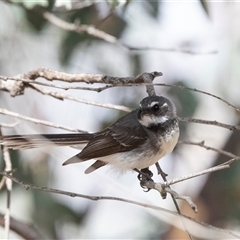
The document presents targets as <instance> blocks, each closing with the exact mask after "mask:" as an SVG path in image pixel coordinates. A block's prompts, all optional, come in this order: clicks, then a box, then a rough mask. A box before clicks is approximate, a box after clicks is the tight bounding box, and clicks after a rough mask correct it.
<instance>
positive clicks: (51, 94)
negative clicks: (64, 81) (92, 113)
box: [30, 84, 131, 112]
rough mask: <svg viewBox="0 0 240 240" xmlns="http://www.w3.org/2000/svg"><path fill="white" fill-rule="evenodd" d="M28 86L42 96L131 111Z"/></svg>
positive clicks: (118, 106) (126, 108) (122, 107)
mask: <svg viewBox="0 0 240 240" xmlns="http://www.w3.org/2000/svg"><path fill="white" fill-rule="evenodd" d="M30 86H31V87H32V88H33V89H35V90H37V91H38V92H40V93H42V94H44V95H49V96H51V97H54V98H57V99H60V100H64V99H68V100H72V101H76V102H80V103H84V104H88V105H93V106H98V107H103V108H110V109H114V110H120V111H125V112H127V111H131V109H130V108H128V107H124V106H120V105H114V104H110V103H99V102H94V101H90V100H86V99H83V98H78V97H74V96H71V95H67V94H64V93H60V92H53V91H49V90H47V89H45V88H42V87H39V86H34V85H33V84H30Z"/></svg>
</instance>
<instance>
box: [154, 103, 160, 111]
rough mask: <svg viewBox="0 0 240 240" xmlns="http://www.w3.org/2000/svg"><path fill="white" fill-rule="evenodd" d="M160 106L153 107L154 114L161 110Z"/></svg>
mask: <svg viewBox="0 0 240 240" xmlns="http://www.w3.org/2000/svg"><path fill="white" fill-rule="evenodd" d="M159 108H160V107H159V105H158V104H155V105H154V106H153V107H152V110H153V111H154V112H157V111H158V110H159Z"/></svg>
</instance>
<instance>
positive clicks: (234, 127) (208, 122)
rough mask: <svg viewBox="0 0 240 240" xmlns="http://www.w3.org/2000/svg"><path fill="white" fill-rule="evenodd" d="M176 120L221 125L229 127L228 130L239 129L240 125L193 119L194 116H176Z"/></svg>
mask: <svg viewBox="0 0 240 240" xmlns="http://www.w3.org/2000/svg"><path fill="white" fill-rule="evenodd" d="M178 120H179V121H182V122H190V123H200V124H206V125H212V126H216V127H222V128H226V129H229V130H230V131H236V130H240V126H233V125H229V124H226V123H221V122H218V121H210V120H203V119H195V118H185V117H178Z"/></svg>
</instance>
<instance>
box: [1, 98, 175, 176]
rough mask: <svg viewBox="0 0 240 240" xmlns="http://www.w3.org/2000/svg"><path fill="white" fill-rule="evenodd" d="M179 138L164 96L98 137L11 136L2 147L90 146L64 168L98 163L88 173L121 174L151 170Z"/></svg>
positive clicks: (144, 103) (4, 138)
mask: <svg viewBox="0 0 240 240" xmlns="http://www.w3.org/2000/svg"><path fill="white" fill-rule="evenodd" d="M178 137H179V127H178V120H177V115H176V109H175V106H174V104H173V103H172V102H171V101H170V100H168V99H167V98H165V97H162V96H150V97H146V98H144V99H143V100H142V101H141V102H140V105H139V108H137V109H135V110H133V111H132V112H130V113H128V114H126V115H125V116H123V117H121V118H119V119H118V120H117V121H116V122H114V123H113V124H111V125H110V126H108V127H107V128H106V129H104V130H102V131H99V132H96V133H74V134H43V135H40V134H37V135H9V136H2V137H1V138H0V144H1V145H4V146H6V147H8V148H12V149H30V148H36V147H42V146H47V145H49V144H51V143H53V144H56V145H59V146H72V145H77V144H86V146H85V147H84V148H83V149H82V151H81V152H80V153H78V154H77V155H75V156H74V157H72V158H70V159H68V160H67V161H65V162H64V163H63V165H67V164H71V163H78V162H85V161H87V160H91V159H95V160H96V161H95V162H94V163H93V164H92V165H91V166H90V167H89V168H87V169H86V170H85V173H90V172H92V171H94V170H96V169H98V168H100V167H102V166H105V165H107V164H109V165H112V166H113V167H114V168H116V169H118V170H119V171H120V172H124V171H127V170H137V171H138V172H139V173H140V172H141V169H147V168H148V167H149V166H151V165H153V164H155V163H157V162H158V160H159V159H161V158H162V157H164V156H165V155H166V154H168V153H170V152H172V150H173V149H174V147H175V146H176V144H177V141H178Z"/></svg>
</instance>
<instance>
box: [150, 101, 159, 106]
mask: <svg viewBox="0 0 240 240" xmlns="http://www.w3.org/2000/svg"><path fill="white" fill-rule="evenodd" d="M155 104H159V102H152V103H151V104H150V105H149V104H148V106H149V107H153V106H154V105H155Z"/></svg>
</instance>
